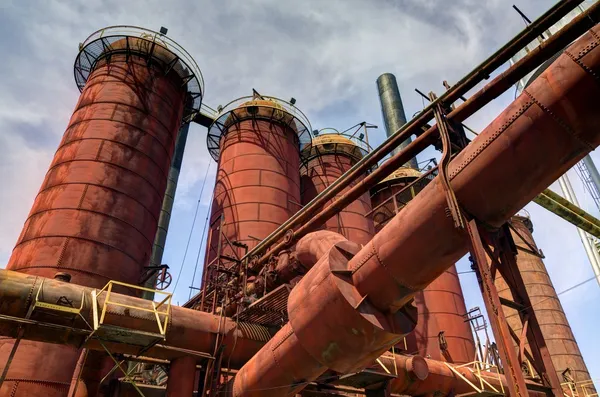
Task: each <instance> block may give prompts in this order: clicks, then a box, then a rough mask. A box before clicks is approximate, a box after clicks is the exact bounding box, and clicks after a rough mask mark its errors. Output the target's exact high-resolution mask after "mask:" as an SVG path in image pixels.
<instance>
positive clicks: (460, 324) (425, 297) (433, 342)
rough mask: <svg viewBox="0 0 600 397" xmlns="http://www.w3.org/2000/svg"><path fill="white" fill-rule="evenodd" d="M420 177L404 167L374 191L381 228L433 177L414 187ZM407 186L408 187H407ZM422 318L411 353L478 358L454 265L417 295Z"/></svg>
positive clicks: (441, 357) (441, 358)
mask: <svg viewBox="0 0 600 397" xmlns="http://www.w3.org/2000/svg"><path fill="white" fill-rule="evenodd" d="M419 176H420V173H419V172H418V171H417V170H414V169H412V168H408V167H401V168H399V169H398V170H397V171H395V172H394V173H392V174H391V175H390V176H389V177H388V178H386V179H384V180H383V181H382V182H381V183H379V184H378V185H377V186H375V188H373V189H372V190H371V194H372V196H371V200H372V201H373V206H374V207H375V210H374V211H373V214H372V217H373V219H374V220H375V222H376V225H377V228H378V230H381V228H383V226H384V225H385V224H386V223H387V222H388V221H389V220H390V219H391V218H392V217H393V216H394V215H395V214H397V213H398V212H399V211H401V210H402V208H403V207H404V206H405V205H406V204H407V203H409V202H410V201H411V200H412V199H413V198H414V197H415V196H416V195H417V194H418V193H419V192H420V191H421V190H423V188H424V187H425V186H427V183H428V182H429V181H430V180H431V179H429V178H424V179H421V180H419V181H417V182H416V183H413V184H412V185H411V186H410V187H408V188H406V187H407V186H408V185H409V184H411V183H412V182H413V181H415V180H416V179H417V178H418V177H419ZM405 188H406V189H405ZM413 304H414V305H415V306H416V308H417V312H418V321H417V325H416V327H415V330H414V331H413V332H412V333H410V335H408V336H407V337H406V346H405V345H404V344H403V343H400V344H399V346H398V347H400V348H405V349H406V352H407V353H409V354H419V355H421V356H423V357H427V358H431V359H434V360H439V361H447V362H450V363H455V364H465V363H468V362H471V361H473V360H475V342H474V341H473V334H472V332H471V329H470V327H469V324H468V323H466V322H465V317H464V315H465V313H466V311H467V309H466V307H465V298H464V296H463V293H462V288H461V285H460V281H459V279H458V274H457V272H456V266H454V265H452V266H451V267H450V268H449V269H447V270H446V271H445V272H444V273H442V275H441V276H439V277H438V278H437V279H436V280H435V281H434V282H433V283H431V284H430V285H428V286H427V287H426V288H425V289H424V290H423V291H420V292H417V293H416V294H415V300H414V302H413Z"/></svg>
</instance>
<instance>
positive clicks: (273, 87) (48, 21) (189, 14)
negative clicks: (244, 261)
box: [0, 0, 600, 377]
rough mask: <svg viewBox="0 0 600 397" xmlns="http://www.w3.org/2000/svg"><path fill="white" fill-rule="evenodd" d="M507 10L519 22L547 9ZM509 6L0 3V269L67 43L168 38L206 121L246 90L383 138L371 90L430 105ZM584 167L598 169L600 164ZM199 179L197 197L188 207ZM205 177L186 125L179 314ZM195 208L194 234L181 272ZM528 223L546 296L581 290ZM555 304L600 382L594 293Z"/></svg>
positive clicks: (477, 120)
mask: <svg viewBox="0 0 600 397" xmlns="http://www.w3.org/2000/svg"><path fill="white" fill-rule="evenodd" d="M514 2H515V3H516V4H517V5H518V6H519V7H520V8H521V9H522V10H523V11H524V12H525V13H526V14H528V15H529V17H530V18H531V19H534V18H536V17H537V16H539V15H540V14H541V13H542V12H544V11H545V10H546V9H548V8H549V7H551V6H552V5H553V3H554V1H553V0H514ZM511 4H512V2H507V1H502V0H487V1H480V0H455V1H452V2H448V1H443V0H328V1H320V0H304V1H276V0H245V1H235V2H234V1H208V0H197V1H190V0H179V1H162V0H161V1H159V0H145V1H141V0H140V1H138V0H129V1H116V0H107V1H101V0H86V1H80V2H78V3H76V2H73V1H59V0H39V1H35V2H34V1H30V0H0V53H2V54H3V56H2V62H0V185H1V186H3V188H2V189H1V190H0V219H2V228H0V264H4V263H6V261H7V260H8V257H9V256H10V252H11V250H12V247H13V246H14V243H15V241H16V239H17V237H18V235H19V233H20V230H21V227H22V225H23V222H24V221H25V218H26V216H27V212H28V211H29V208H30V206H31V204H32V202H33V200H34V198H35V194H36V192H37V190H38V188H39V186H40V184H41V182H42V179H43V177H44V174H45V172H46V169H47V167H48V164H49V163H50V161H51V158H52V155H53V153H54V151H55V149H56V147H57V145H58V142H59V140H60V137H61V135H62V133H63V131H64V129H65V127H66V125H67V122H68V120H69V117H70V115H71V112H72V110H73V107H74V105H75V103H76V101H77V98H78V95H79V92H78V90H77V88H76V86H75V84H74V81H73V70H72V67H73V61H74V59H75V56H76V55H77V51H78V50H77V47H78V43H79V42H82V41H83V40H84V39H85V38H86V37H87V36H88V35H89V34H90V33H92V32H93V31H95V30H97V29H99V28H102V27H105V26H110V25H123V24H126V25H137V26H143V27H147V28H150V29H154V30H158V29H159V28H160V27H161V26H166V27H168V28H169V36H170V37H171V38H173V39H174V40H176V41H177V42H179V43H180V44H181V45H182V46H183V47H185V48H186V49H187V50H188V52H189V53H191V54H192V56H193V57H194V58H195V60H196V62H197V63H198V65H199V66H200V68H201V69H202V73H203V75H204V80H205V82H206V96H205V101H204V102H205V103H206V104H208V105H211V106H213V107H216V106H217V105H219V104H225V103H227V102H229V101H230V100H232V99H235V98H237V97H240V96H244V95H249V94H250V93H251V89H252V88H256V89H257V90H259V91H260V92H261V93H263V94H266V95H273V96H279V97H282V98H290V97H292V96H293V97H295V98H296V99H297V101H298V102H297V106H298V107H299V108H300V109H301V110H302V111H303V112H305V113H306V114H307V116H308V118H309V119H310V121H311V124H312V126H313V128H323V127H335V128H338V129H345V128H346V127H349V126H351V125H354V124H356V123H358V122H361V121H367V122H370V123H374V124H377V125H380V126H381V125H382V121H381V116H380V110H379V103H378V100H377V92H376V86H375V80H376V78H377V76H379V75H380V74H381V73H384V72H392V73H394V74H395V75H396V76H397V78H398V82H399V85H400V89H401V92H402V93H403V97H404V103H405V108H406V113H407V115H408V116H409V117H410V116H411V115H412V114H414V113H415V112H417V111H418V110H420V109H421V108H422V106H423V103H422V100H421V98H420V97H419V96H418V95H417V94H415V93H414V91H413V89H414V88H419V89H420V90H421V91H423V92H429V91H435V92H438V93H440V92H441V91H442V90H443V87H442V84H441V82H442V81H443V80H448V81H449V82H450V83H453V82H456V81H457V80H458V79H460V78H461V77H462V76H464V75H465V74H466V73H467V72H469V71H470V70H471V69H472V68H473V67H475V66H476V65H477V64H479V63H480V62H481V61H483V60H484V59H485V58H486V57H487V56H489V55H490V54H491V53H492V52H494V51H495V50H496V49H498V48H499V47H500V46H501V45H502V44H504V43H505V42H506V41H507V40H509V39H510V38H511V37H512V36H514V35H515V34H516V33H517V32H518V31H520V30H521V29H522V28H523V27H524V25H523V21H522V20H521V18H520V17H519V16H518V15H517V14H516V13H515V12H514V10H512V8H511ZM512 98H514V91H511V92H509V93H507V94H505V95H504V96H502V97H501V98H499V99H498V100H496V101H494V102H493V103H491V104H490V105H488V106H487V107H486V108H484V109H483V110H482V111H481V112H479V113H478V114H477V115H476V116H474V117H473V118H471V119H470V120H469V121H468V123H467V124H469V125H470V126H471V127H472V128H474V129H477V130H480V129H482V128H484V127H485V126H486V125H487V124H488V123H489V122H490V121H491V120H492V119H493V118H494V117H495V116H496V115H497V114H498V113H499V112H500V111H501V110H502V109H503V108H504V107H505V106H506V105H507V104H508V103H509V102H510V101H511V100H512ZM382 140H383V130H382V128H380V129H379V130H375V132H374V133H372V135H371V142H372V143H373V142H374V143H380V142H381V141H382ZM432 155H433V154H432ZM426 157H427V156H426V155H424V156H423V157H422V158H420V160H424V159H425V158H426ZM593 157H594V158H595V159H596V160H598V161H600V156H598V155H596V154H594V155H593ZM207 167H210V169H209V170H208V177H207V182H206V186H207V188H206V189H205V190H204V194H203V195H202V197H200V199H199V193H200V190H201V187H202V184H203V179H204V175H205V173H206V171H207ZM214 171H215V164H214V162H213V161H212V160H211V159H210V158H209V156H208V154H207V151H206V130H205V129H204V128H203V127H200V126H195V125H194V126H192V127H191V129H190V137H189V140H188V147H187V150H186V154H185V158H184V162H183V171H182V175H181V179H180V185H179V191H178V193H177V198H176V201H175V206H176V208H175V211H174V214H173V218H172V223H171V234H170V237H169V239H168V241H167V251H166V254H165V258H164V262H165V263H168V264H169V265H170V266H171V269H172V270H171V271H172V273H173V275H174V276H175V277H177V274H178V273H179V270H180V268H182V263H183V268H182V269H183V270H182V272H181V278H180V282H179V284H178V286H177V289H176V290H175V300H176V301H178V302H180V303H183V302H185V301H186V300H187V298H188V293H189V289H188V287H189V286H190V285H192V275H193V272H194V267H195V262H196V256H197V253H198V250H199V245H200V243H201V235H202V229H203V226H204V223H205V218H206V212H207V205H208V203H209V201H210V195H211V185H212V184H213V180H214V175H215V173H214ZM571 174H573V175H571V176H572V180H573V184H574V185H575V189H576V190H577V191H578V193H579V194H580V201H581V202H582V203H581V204H582V206H583V207H584V208H585V209H586V210H588V211H590V212H591V213H592V214H595V215H596V216H598V215H599V213H598V209H597V208H596V207H595V205H594V203H593V201H592V200H591V199H590V198H589V196H587V195H585V192H584V191H583V188H582V185H581V183H580V182H579V180H578V179H577V177H576V175H575V174H574V173H573V172H571ZM552 188H553V189H555V190H557V186H553V187H552ZM198 200H200V206H199V212H198V220H197V222H196V227H195V228H194V230H193V232H192V237H191V244H190V247H189V250H188V254H187V257H186V260H185V263H184V262H183V257H184V252H185V246H186V242H187V239H188V236H189V235H190V229H191V226H192V218H193V215H194V210H195V208H196V204H197V202H198ZM527 210H528V211H529V212H530V214H531V217H532V219H533V222H534V224H535V233H534V236H535V238H536V239H537V242H538V245H539V246H540V247H541V248H542V249H543V251H544V253H545V254H546V260H545V262H546V265H547V266H548V269H549V272H550V274H551V277H552V279H553V280H554V285H555V287H556V290H557V291H559V292H560V291H564V290H565V289H567V288H569V287H571V286H573V285H575V284H577V283H578V282H580V281H583V280H585V279H588V278H589V277H591V276H593V273H592V271H591V268H590V265H589V263H588V262H587V259H586V257H585V254H584V252H583V249H582V247H581V243H580V241H579V238H578V236H577V234H576V232H575V228H574V227H572V226H571V225H569V224H567V223H565V222H564V221H562V220H560V219H558V218H556V217H555V216H554V215H552V214H549V213H547V212H546V211H545V210H542V209H540V208H539V207H537V206H536V205H535V204H530V205H529V206H527ZM201 265H202V264H201V263H200V265H199V267H198V274H199V273H200V272H201ZM468 270H469V265H468V263H466V262H465V261H461V262H460V263H459V271H464V272H466V271H468ZM461 277H462V279H461V281H462V282H463V288H464V291H465V296H466V299H467V307H473V306H481V307H483V303H482V302H481V298H480V296H479V292H478V289H477V287H476V282H475V279H474V277H473V275H472V274H469V273H465V274H463V275H461ZM194 285H195V286H197V285H198V275H197V276H196V281H195V283H194ZM560 298H561V301H562V303H563V305H564V308H565V310H566V312H567V316H568V318H569V320H570V322H571V325H572V327H573V330H574V332H575V336H576V337H577V339H578V341H579V344H580V347H581V349H582V351H583V353H584V357H585V358H586V360H587V364H588V367H589V369H590V371H591V372H592V376H593V377H600V359H599V358H598V357H600V347H599V346H600V344H598V343H597V326H598V325H599V321H598V320H597V318H598V317H599V316H598V315H599V314H600V310H598V302H599V301H600V289H599V287H598V284H597V283H596V282H594V281H592V282H589V283H587V284H585V285H584V286H581V287H579V288H577V289H575V290H573V291H571V292H568V293H565V294H561V296H560Z"/></svg>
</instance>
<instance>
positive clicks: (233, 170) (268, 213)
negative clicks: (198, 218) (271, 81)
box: [202, 95, 310, 286]
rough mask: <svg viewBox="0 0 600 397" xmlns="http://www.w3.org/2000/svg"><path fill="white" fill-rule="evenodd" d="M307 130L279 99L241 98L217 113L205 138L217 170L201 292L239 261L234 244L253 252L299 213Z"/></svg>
mask: <svg viewBox="0 0 600 397" xmlns="http://www.w3.org/2000/svg"><path fill="white" fill-rule="evenodd" d="M309 128H310V124H309V122H308V120H307V119H306V117H305V116H304V115H303V114H302V113H301V112H300V111H299V110H298V109H297V108H296V107H295V106H293V105H292V104H290V103H288V102H286V101H283V100H280V99H277V98H272V97H266V96H260V95H255V96H254V97H246V98H240V99H238V100H235V101H233V102H231V103H230V104H229V105H227V106H225V107H224V108H223V109H222V110H221V115H220V116H219V117H218V119H217V120H216V121H215V123H214V124H213V125H212V126H211V127H210V129H209V134H208V138H207V141H208V148H209V152H210V154H211V156H212V157H213V158H214V159H215V160H216V161H218V169H217V177H216V182H215V189H214V195H213V203H212V209H211V214H210V218H209V222H210V223H209V232H208V243H207V251H206V259H205V265H204V274H203V276H202V280H203V281H202V283H203V286H207V284H211V283H212V282H213V281H211V280H217V279H216V278H217V277H225V276H224V275H222V274H221V273H227V272H229V271H230V270H231V267H232V266H234V265H235V264H234V262H232V261H231V259H232V258H241V257H242V256H243V254H244V253H245V249H244V248H242V247H240V246H238V244H245V245H246V246H247V247H248V249H252V248H253V247H254V246H255V245H256V244H258V243H259V242H260V241H261V240H262V239H264V238H265V237H267V236H268V235H269V234H270V233H271V232H272V231H274V230H275V229H276V228H277V227H278V226H280V225H281V224H282V223H283V222H285V221H286V220H287V219H289V218H290V217H291V216H292V215H293V214H294V213H295V212H296V211H298V210H299V209H300V207H301V204H300V173H299V168H300V148H301V147H304V146H306V145H307V144H310V134H309ZM221 231H222V232H221ZM233 243H235V245H234V244H233ZM225 258H228V259H225ZM219 261H221V263H219ZM218 273H219V274H218ZM229 275H230V276H231V274H229ZM219 282H221V281H220V280H219Z"/></svg>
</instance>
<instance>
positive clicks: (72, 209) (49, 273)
mask: <svg viewBox="0 0 600 397" xmlns="http://www.w3.org/2000/svg"><path fill="white" fill-rule="evenodd" d="M75 79H76V82H77V85H78V87H79V88H80V90H81V96H80V98H79V101H78V103H77V105H76V108H75V111H74V113H73V116H72V117H71V120H70V122H69V126H68V127H67V130H66V131H65V134H64V136H63V138H62V141H61V143H60V145H59V148H58V150H57V151H56V154H55V156H54V159H53V161H52V163H51V165H50V169H49V170H48V172H47V174H46V177H45V179H44V182H43V183H42V187H41V189H40V191H39V193H38V196H37V198H36V200H35V202H34V204H33V207H32V209H31V212H30V213H29V216H28V218H27V221H26V222H25V226H24V227H23V231H22V232H21V235H20V236H19V239H18V241H17V244H16V246H15V248H14V250H13V253H12V256H11V258H10V260H9V263H8V266H7V268H8V269H10V270H16V271H19V272H23V273H27V274H32V275H39V276H43V277H50V278H51V277H53V276H54V274H55V273H57V272H63V273H69V274H70V275H71V277H72V278H71V282H73V283H76V284H80V285H85V286H90V287H96V288H102V287H103V286H104V285H105V284H106V283H107V282H108V281H110V280H117V281H121V282H125V283H130V284H138V283H139V282H140V278H141V276H142V274H143V272H144V270H145V266H147V265H148V264H149V261H150V254H151V252H152V243H153V240H154V236H155V234H156V230H157V221H158V217H159V215H160V210H161V205H162V202H163V195H164V193H165V187H166V183H167V175H168V172H169V166H170V164H171V158H172V156H173V151H174V147H175V140H176V137H177V131H178V130H179V127H180V125H181V123H182V120H183V119H184V118H185V117H186V116H187V115H188V114H191V113H193V112H195V111H197V110H198V109H199V107H200V102H201V99H202V82H201V81H202V80H201V75H200V72H199V70H198V68H197V66H196V64H195V62H194V61H193V59H191V57H189V55H188V54H187V52H185V50H183V49H182V48H181V47H179V46H178V45H177V44H176V43H174V42H173V41H171V40H170V39H168V38H167V37H166V36H164V35H162V34H160V33H157V32H153V31H149V30H146V29H141V28H135V27H113V28H106V29H102V30H101V31H98V32H96V33H94V34H92V35H91V36H90V37H89V38H88V39H87V40H86V41H85V42H84V43H83V44H81V45H80V53H79V56H78V57H77V59H76V62H75ZM125 291H126V292H127V290H125ZM129 292H131V291H129ZM12 347H13V342H12V340H3V341H2V342H1V344H0V363H3V365H4V363H6V360H7V357H8V355H9V353H10V351H11V349H12ZM78 353H79V352H78V350H76V349H73V348H69V347H66V346H61V345H50V344H43V343H37V342H29V341H22V342H21V344H20V345H19V347H18V349H17V350H16V355H15V357H14V359H13V361H12V364H11V366H10V367H9V370H8V375H7V379H6V380H5V381H4V383H3V385H2V389H0V396H8V395H10V396H11V397H15V396H41V395H43V396H46V397H53V396H64V395H65V394H66V392H67V390H68V387H69V383H70V382H71V377H72V374H73V370H74V368H75V365H76V362H77V358H78V355H79V354H78Z"/></svg>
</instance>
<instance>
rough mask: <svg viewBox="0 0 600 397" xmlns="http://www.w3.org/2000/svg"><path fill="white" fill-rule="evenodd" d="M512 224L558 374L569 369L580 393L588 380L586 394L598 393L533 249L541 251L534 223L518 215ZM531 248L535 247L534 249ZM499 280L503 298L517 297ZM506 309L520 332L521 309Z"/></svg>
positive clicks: (519, 257) (520, 266) (525, 279)
mask: <svg viewBox="0 0 600 397" xmlns="http://www.w3.org/2000/svg"><path fill="white" fill-rule="evenodd" d="M511 225H512V226H513V230H511V234H512V237H513V239H514V241H515V244H516V245H517V249H518V254H517V257H516V261H517V267H518V269H519V272H520V273H521V276H522V277H523V282H524V283H525V289H526V290H527V293H528V294H529V298H530V299H531V304H532V305H533V308H534V309H535V315H536V318H537V320H538V322H539V324H540V328H541V331H542V335H543V336H544V339H545V341H546V346H547V347H548V352H549V353H550V356H551V358H552V363H553V364H554V368H555V369H556V372H557V375H558V377H559V379H563V372H564V371H566V370H567V369H569V370H570V373H571V374H570V375H571V377H572V378H573V380H575V382H576V383H578V384H579V386H578V392H579V393H582V392H583V390H581V387H582V386H581V385H582V384H584V383H586V381H587V382H588V383H587V386H585V389H586V390H585V391H586V392H587V393H588V394H583V395H589V393H591V392H594V391H593V389H594V387H593V384H591V383H589V381H590V374H589V371H588V369H587V366H586V365H585V362H584V361H583V356H582V354H581V351H580V350H579V346H578V345H577V342H576V341H575V336H574V335H573V331H572V330H571V327H570V325H569V321H568V320H567V316H566V315H565V312H564V310H563V308H562V305H561V303H560V300H559V298H558V295H557V294H556V290H555V289H554V286H553V284H552V281H551V280H550V276H549V274H548V270H547V269H546V266H545V264H544V261H543V260H542V258H540V257H539V256H538V255H535V254H533V253H531V252H530V251H535V250H537V246H536V243H535V240H534V239H533V234H532V233H533V223H532V222H531V220H530V219H529V218H528V217H524V216H520V215H517V216H514V217H513V218H512V219H511ZM531 248H534V250H532V249H531ZM495 283H496V288H497V289H498V294H499V295H500V296H501V297H502V298H506V299H509V300H513V297H512V294H511V293H510V290H509V289H508V285H507V284H506V282H505V281H504V279H503V278H502V277H501V276H500V275H499V274H498V275H497V276H496V281H495ZM502 308H503V310H504V313H505V315H506V321H507V322H508V324H509V325H510V327H511V328H512V329H513V330H514V331H515V333H516V334H517V335H520V334H521V331H522V329H523V324H522V322H521V319H520V318H519V314H518V312H517V311H516V310H514V309H511V308H509V307H506V306H503V307H502ZM526 346H528V344H526ZM594 393H595V392H594Z"/></svg>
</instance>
